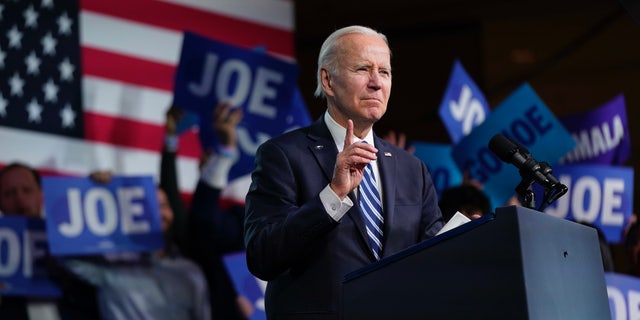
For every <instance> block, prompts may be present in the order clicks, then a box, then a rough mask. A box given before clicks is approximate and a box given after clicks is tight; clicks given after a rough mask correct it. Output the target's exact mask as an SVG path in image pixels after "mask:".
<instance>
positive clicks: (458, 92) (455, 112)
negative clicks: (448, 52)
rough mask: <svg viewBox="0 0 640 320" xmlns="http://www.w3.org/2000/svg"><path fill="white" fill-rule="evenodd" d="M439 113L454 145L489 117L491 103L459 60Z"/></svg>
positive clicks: (452, 71) (450, 78)
mask: <svg viewBox="0 0 640 320" xmlns="http://www.w3.org/2000/svg"><path fill="white" fill-rule="evenodd" d="M438 111H439V114H440V119H441V120H442V122H443V123H444V126H445V128H447V131H448V132H449V136H450V137H451V141H452V142H453V143H454V144H455V143H458V141H460V139H462V138H463V137H465V136H466V135H468V134H469V133H471V131H472V130H473V128H475V127H477V126H478V125H480V124H481V123H482V122H484V120H485V119H486V118H487V117H488V115H489V112H490V110H489V103H488V102H487V99H486V98H485V96H484V93H482V91H481V90H480V88H478V86H477V85H476V83H475V82H474V81H473V79H472V78H471V76H469V74H468V73H467V71H466V70H465V69H464V67H463V66H462V63H461V62H460V61H459V60H456V61H455V63H454V65H453V68H452V69H451V76H450V77H449V84H448V85H447V90H446V91H445V94H444V96H443V98H442V102H441V103H440V108H439V109H438Z"/></svg>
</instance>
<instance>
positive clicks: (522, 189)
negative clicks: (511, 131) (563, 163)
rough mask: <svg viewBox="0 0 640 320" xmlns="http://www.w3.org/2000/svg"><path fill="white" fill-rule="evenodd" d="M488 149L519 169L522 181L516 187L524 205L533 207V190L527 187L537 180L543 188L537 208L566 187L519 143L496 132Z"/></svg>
mask: <svg viewBox="0 0 640 320" xmlns="http://www.w3.org/2000/svg"><path fill="white" fill-rule="evenodd" d="M489 149H490V150H491V151H493V153H495V154H496V155H497V156H498V157H499V158H500V160H502V161H504V162H506V163H510V164H513V165H514V166H516V168H518V169H519V170H520V176H521V177H522V179H523V180H522V182H521V183H520V185H518V187H517V188H516V191H518V194H519V195H520V196H521V198H522V199H521V201H522V202H523V204H524V205H527V206H529V207H530V208H533V203H534V202H535V201H534V199H533V192H531V190H530V189H529V188H530V186H531V184H533V183H534V182H537V183H538V184H540V185H541V186H543V187H544V188H545V199H544V201H543V203H542V204H541V206H540V208H539V209H538V210H542V209H544V207H546V206H547V205H549V204H551V203H552V202H553V201H555V200H556V199H558V198H559V197H561V196H562V195H564V194H565V193H566V192H567V190H568V188H567V186H565V185H563V184H562V183H560V182H559V181H558V179H556V178H555V177H554V176H553V174H552V169H551V167H550V166H549V164H548V163H546V162H538V161H536V159H534V158H533V156H531V153H530V152H529V150H527V149H526V148H525V147H523V146H522V145H520V144H519V143H517V142H515V141H513V140H511V139H509V138H507V137H505V136H504V135H502V134H496V135H494V136H493V138H491V140H490V141H489Z"/></svg>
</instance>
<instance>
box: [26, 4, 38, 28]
mask: <svg viewBox="0 0 640 320" xmlns="http://www.w3.org/2000/svg"><path fill="white" fill-rule="evenodd" d="M22 16H23V17H24V25H25V26H27V27H30V28H32V29H33V28H35V27H37V26H38V12H37V11H35V10H33V5H30V6H29V8H27V10H25V11H24V13H22Z"/></svg>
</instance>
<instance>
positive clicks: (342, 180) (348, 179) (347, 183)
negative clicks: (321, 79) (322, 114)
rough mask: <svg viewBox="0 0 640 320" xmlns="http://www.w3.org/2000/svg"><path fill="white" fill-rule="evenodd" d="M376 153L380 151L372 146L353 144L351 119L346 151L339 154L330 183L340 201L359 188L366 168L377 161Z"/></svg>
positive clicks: (345, 146)
mask: <svg viewBox="0 0 640 320" xmlns="http://www.w3.org/2000/svg"><path fill="white" fill-rule="evenodd" d="M376 152H378V149H376V148H375V147H374V146H372V145H370V144H367V143H353V121H352V120H351V119H350V120H349V122H348V125H347V134H346V136H345V137H344V149H343V150H342V152H340V153H338V156H337V158H336V166H335V168H334V170H333V178H331V183H330V187H331V189H332V190H333V192H335V193H336V195H338V197H340V199H344V198H345V197H346V196H347V195H348V194H349V192H351V191H352V190H353V189H355V188H356V187H358V185H359V184H360V181H362V176H363V173H364V168H365V167H366V166H367V164H369V162H371V161H373V160H376V159H377V157H376Z"/></svg>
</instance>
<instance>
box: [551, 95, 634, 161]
mask: <svg viewBox="0 0 640 320" xmlns="http://www.w3.org/2000/svg"><path fill="white" fill-rule="evenodd" d="M560 121H562V124H564V126H565V128H567V130H568V131H569V132H570V133H571V135H572V136H573V138H574V139H575V140H576V143H577V145H576V147H575V148H574V149H573V150H571V152H569V153H568V154H567V155H566V156H565V157H564V158H563V159H562V160H561V162H562V163H593V164H610V165H622V164H624V163H625V161H627V159H629V157H630V156H631V136H630V134H629V124H628V123H627V108H626V104H625V101H624V96H623V95H618V96H617V97H615V98H614V99H612V100H611V101H608V102H607V103H605V104H604V105H602V106H600V107H598V108H596V109H593V110H589V111H587V112H582V113H579V114H574V115H570V116H565V117H562V118H560Z"/></svg>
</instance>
